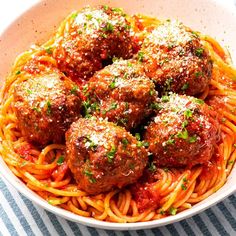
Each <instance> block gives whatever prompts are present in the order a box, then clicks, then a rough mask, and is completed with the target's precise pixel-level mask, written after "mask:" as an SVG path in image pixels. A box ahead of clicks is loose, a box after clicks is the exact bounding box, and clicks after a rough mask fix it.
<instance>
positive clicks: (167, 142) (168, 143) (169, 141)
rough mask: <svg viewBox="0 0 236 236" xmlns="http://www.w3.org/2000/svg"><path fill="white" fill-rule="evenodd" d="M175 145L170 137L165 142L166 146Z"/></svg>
mask: <svg viewBox="0 0 236 236" xmlns="http://www.w3.org/2000/svg"><path fill="white" fill-rule="evenodd" d="M174 143H175V140H174V139H173V138H172V137H170V138H169V139H168V140H167V141H166V145H173V144H174Z"/></svg>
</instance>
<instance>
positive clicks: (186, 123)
mask: <svg viewBox="0 0 236 236" xmlns="http://www.w3.org/2000/svg"><path fill="white" fill-rule="evenodd" d="M187 125H188V121H187V120H185V121H184V122H183V123H182V127H183V128H185V127H186V126H187Z"/></svg>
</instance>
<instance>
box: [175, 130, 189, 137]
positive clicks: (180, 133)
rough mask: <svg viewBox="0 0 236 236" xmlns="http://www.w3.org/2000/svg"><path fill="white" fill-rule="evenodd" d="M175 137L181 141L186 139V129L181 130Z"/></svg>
mask: <svg viewBox="0 0 236 236" xmlns="http://www.w3.org/2000/svg"><path fill="white" fill-rule="evenodd" d="M177 137H178V138H181V139H187V138H188V130H187V129H183V130H182V131H181V132H179V133H178V134H177Z"/></svg>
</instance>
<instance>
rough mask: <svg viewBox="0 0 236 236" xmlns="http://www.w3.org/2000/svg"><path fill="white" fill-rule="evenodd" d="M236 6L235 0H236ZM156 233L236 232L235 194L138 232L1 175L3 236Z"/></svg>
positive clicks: (0, 230) (0, 226)
mask: <svg viewBox="0 0 236 236" xmlns="http://www.w3.org/2000/svg"><path fill="white" fill-rule="evenodd" d="M234 2H235V5H236V0H234ZM1 235H3V236H6V235H10V236H18V235H19V236H22V235H27V236H31V235H35V236H40V235H43V236H48V235H60V236H64V235H65V236H66V235H69V236H70V235H76V236H77V235H88V236H90V235H91V236H101V235H106V236H116V235H117V236H123V235H124V236H146V235H147V236H149V235H150V236H153V235H158V236H159V235H160V236H162V235H163V236H166V235H177V236H178V235H180V236H184V235H191V236H192V235H193V236H194V235H197V236H198V235H204V236H210V235H213V236H215V235H224V236H227V235H236V193H235V194H233V195H231V196H230V197H228V198H227V199H225V200H224V201H222V202H220V203H218V204H217V205H216V206H214V207H212V208H210V209H208V210H206V211H204V212H202V213H200V214H198V215H195V216H193V217H191V218H189V219H187V220H182V221H180V222H178V223H174V224H171V225H167V226H163V227H159V228H154V229H149V230H137V231H121V232H120V231H109V230H101V229H94V228H91V227H86V226H83V225H80V224H77V223H74V222H71V221H68V220H65V219H63V218H61V217H58V216H56V215H54V214H52V213H50V212H48V211H45V210H43V209H42V208H41V207H38V206H37V205H35V204H34V203H32V202H31V201H30V200H28V199H27V198H25V197H24V196H23V195H22V194H20V193H19V192H17V191H16V190H15V189H14V188H13V187H12V186H10V185H9V184H8V183H7V182H5V181H4V180H3V179H1V178H0V236H1Z"/></svg>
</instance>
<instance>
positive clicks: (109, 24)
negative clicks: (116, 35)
mask: <svg viewBox="0 0 236 236" xmlns="http://www.w3.org/2000/svg"><path fill="white" fill-rule="evenodd" d="M103 30H104V31H106V32H113V31H114V26H113V25H112V24H111V23H110V22H107V24H106V26H105V27H104V28H103Z"/></svg>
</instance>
